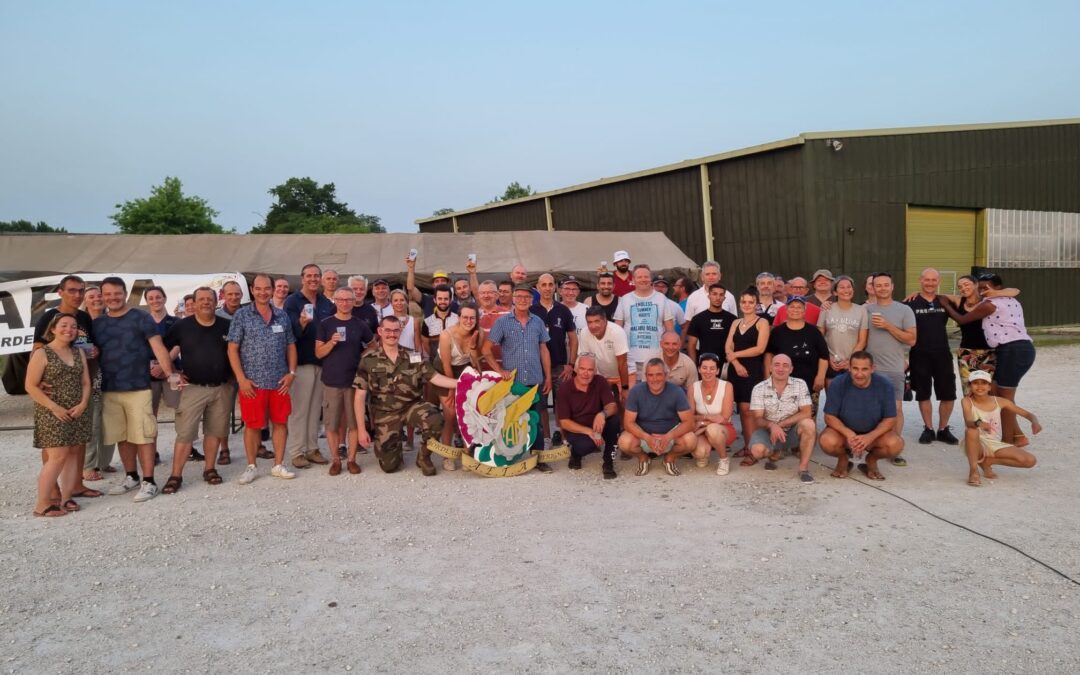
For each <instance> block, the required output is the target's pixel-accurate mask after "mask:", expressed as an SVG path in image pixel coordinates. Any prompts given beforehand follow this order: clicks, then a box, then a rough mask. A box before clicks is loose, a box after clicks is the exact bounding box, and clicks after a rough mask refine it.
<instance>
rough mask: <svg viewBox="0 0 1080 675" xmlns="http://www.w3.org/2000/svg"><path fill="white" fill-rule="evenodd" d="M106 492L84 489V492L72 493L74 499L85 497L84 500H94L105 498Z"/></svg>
mask: <svg viewBox="0 0 1080 675" xmlns="http://www.w3.org/2000/svg"><path fill="white" fill-rule="evenodd" d="M104 494H105V493H104V492H102V491H101V490H92V489H90V488H86V489H84V490H83V491H82V492H72V493H71V496H72V497H83V498H84V499H93V498H94V497H101V496H104Z"/></svg>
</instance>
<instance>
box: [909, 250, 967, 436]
mask: <svg viewBox="0 0 1080 675" xmlns="http://www.w3.org/2000/svg"><path fill="white" fill-rule="evenodd" d="M940 287H941V275H940V274H939V273H938V271H937V270H936V269H934V268H933V267H927V268H926V269H924V270H923V271H922V274H920V275H919V294H918V295H916V296H915V297H914V298H912V299H911V300H908V301H907V302H905V303H904V304H905V305H907V306H908V307H910V308H911V311H912V312H914V313H915V344H914V346H912V348H911V352H910V353H909V354H908V367H909V369H910V371H911V388H912V390H913V391H914V392H915V400H916V401H918V402H919V414H921V415H922V419H923V431H922V434H921V435H920V436H919V443H922V444H923V445H927V444H930V443H933V442H934V441H940V442H942V443H945V444H946V445H956V444H957V443H959V442H960V441H959V440H958V439H957V438H956V436H953V434H952V431H951V430H950V429H949V418H950V417H952V411H953V406H955V405H956V375H955V373H954V372H953V360H952V348H951V347H949V335H948V332H947V331H946V329H945V324H946V323H947V322H948V320H949V315H948V314H947V313H946V312H945V308H944V307H942V306H941V301H940V300H938V291H939V289H940ZM931 388H932V389H933V392H934V397H935V398H937V401H938V425H937V427H936V429H937V430H936V431H935V427H934V411H933V408H932V407H931V405H930V391H931Z"/></svg>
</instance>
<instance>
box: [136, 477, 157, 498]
mask: <svg viewBox="0 0 1080 675" xmlns="http://www.w3.org/2000/svg"><path fill="white" fill-rule="evenodd" d="M157 493H158V486H156V485H154V484H153V483H151V482H150V481H146V480H144V481H143V482H142V487H140V488H139V494H137V495H135V500H134V501H137V502H148V501H150V500H151V499H153V498H154V497H157Z"/></svg>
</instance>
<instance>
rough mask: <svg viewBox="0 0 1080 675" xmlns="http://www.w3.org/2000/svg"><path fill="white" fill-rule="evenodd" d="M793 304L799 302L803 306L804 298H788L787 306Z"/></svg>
mask: <svg viewBox="0 0 1080 675" xmlns="http://www.w3.org/2000/svg"><path fill="white" fill-rule="evenodd" d="M793 302H801V303H802V304H804V305H805V304H806V298H804V297H803V296H801V295H793V296H791V297H790V298H788V301H787V304H789V305H790V304H791V303H793Z"/></svg>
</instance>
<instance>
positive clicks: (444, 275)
mask: <svg viewBox="0 0 1080 675" xmlns="http://www.w3.org/2000/svg"><path fill="white" fill-rule="evenodd" d="M439 277H442V278H444V279H449V278H450V275H449V274H447V273H446V272H445V271H443V270H435V274H432V275H431V279H432V281H434V280H435V279H438V278H439ZM829 278H830V279H831V278H832V277H829Z"/></svg>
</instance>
